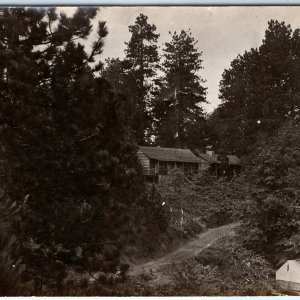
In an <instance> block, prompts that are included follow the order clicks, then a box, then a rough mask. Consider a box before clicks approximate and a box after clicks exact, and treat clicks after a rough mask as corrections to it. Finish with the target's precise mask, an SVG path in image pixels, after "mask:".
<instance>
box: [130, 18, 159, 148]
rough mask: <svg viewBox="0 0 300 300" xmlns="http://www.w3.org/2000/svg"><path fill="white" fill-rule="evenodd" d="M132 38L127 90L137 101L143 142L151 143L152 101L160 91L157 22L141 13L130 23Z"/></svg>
mask: <svg viewBox="0 0 300 300" xmlns="http://www.w3.org/2000/svg"><path fill="white" fill-rule="evenodd" d="M129 31H130V33H131V38H130V40H129V42H127V43H125V44H126V45H127V48H126V49H125V54H126V57H125V60H124V68H125V72H126V77H125V84H124V85H125V86H126V87H127V90H126V92H127V94H128V95H129V96H130V97H131V98H132V101H133V103H134V105H135V107H134V111H135V115H134V116H133V128H134V131H135V136H136V141H137V143H139V144H144V143H149V142H151V141H150V138H151V135H152V133H153V129H152V115H151V110H152V101H153V96H154V95H155V93H156V89H157V87H156V85H155V83H154V79H155V76H156V72H157V69H158V63H159V56H158V51H157V49H158V47H157V45H156V44H157V39H158V37H159V34H157V33H156V32H155V31H156V26H155V25H150V24H149V23H148V17H147V16H145V15H143V14H140V15H139V16H138V17H137V18H136V21H135V24H134V25H131V26H129Z"/></svg>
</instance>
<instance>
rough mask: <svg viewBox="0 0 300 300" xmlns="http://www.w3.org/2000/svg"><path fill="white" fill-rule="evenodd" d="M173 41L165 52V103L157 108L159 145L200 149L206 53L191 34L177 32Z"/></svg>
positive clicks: (166, 45)
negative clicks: (204, 54) (200, 49)
mask: <svg viewBox="0 0 300 300" xmlns="http://www.w3.org/2000/svg"><path fill="white" fill-rule="evenodd" d="M170 34H171V33H170ZM171 37H172V40H171V41H170V42H168V43H166V44H165V47H164V49H163V53H164V54H163V56H164V61H163V63H162V69H163V71H164V77H163V80H162V86H163V88H162V89H161V98H162V99H158V101H157V102H156V105H155V107H156V108H155V112H156V119H157V143H158V144H160V145H164V146H169V147H191V148H196V147H197V146H199V141H200V140H201V138H203V135H204V131H205V130H204V124H205V120H204V112H203V109H202V107H201V104H202V103H204V102H205V101H206V100H205V94H206V92H205V90H206V89H205V88H204V87H203V82H204V81H203V80H202V78H201V77H200V75H199V71H200V70H201V69H202V66H201V64H202V60H201V54H202V53H201V52H199V51H198V49H197V47H196V44H197V41H195V39H194V38H193V36H192V34H191V32H190V31H187V32H186V31H184V30H182V31H181V32H180V33H177V32H174V33H173V34H171Z"/></svg>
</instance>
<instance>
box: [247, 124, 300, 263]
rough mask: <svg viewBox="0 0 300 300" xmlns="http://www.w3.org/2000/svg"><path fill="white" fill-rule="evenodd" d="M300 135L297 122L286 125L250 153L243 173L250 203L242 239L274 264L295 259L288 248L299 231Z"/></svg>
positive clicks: (292, 252) (295, 253)
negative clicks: (249, 193) (246, 168)
mask: <svg viewBox="0 0 300 300" xmlns="http://www.w3.org/2000/svg"><path fill="white" fill-rule="evenodd" d="M299 135H300V131H299V124H298V121H294V122H288V123H286V124H285V125H284V126H283V127H282V128H281V129H280V130H279V131H278V133H277V134H276V135H275V136H273V137H272V138H270V139H269V140H268V141H266V142H265V144H264V145H261V147H260V148H259V149H258V150H257V151H256V152H254V153H253V155H252V160H251V161H250V162H251V163H250V165H249V170H248V171H247V173H246V176H247V177H248V180H249V181H250V182H251V183H252V185H253V190H252V194H251V197H252V199H253V200H252V202H251V203H249V207H248V209H247V210H246V211H245V215H244V223H245V224H244V230H243V233H242V235H241V236H244V239H245V241H244V243H245V245H247V247H248V248H251V249H253V250H254V251H257V252H258V253H260V254H262V255H264V256H265V257H267V258H268V259H269V260H270V261H271V262H272V263H273V264H275V265H278V264H280V263H281V262H282V261H283V260H285V259H287V258H295V257H297V251H295V249H294V250H293V248H292V247H291V245H292V244H295V238H296V237H297V235H298V232H299V224H298V217H297V208H298V207H299V200H300V199H299V180H298V178H299V162H300V160H299V146H300V145H299ZM246 232H247V235H245V233H246ZM290 238H291V239H293V242H292V241H290Z"/></svg>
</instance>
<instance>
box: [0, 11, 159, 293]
mask: <svg viewBox="0 0 300 300" xmlns="http://www.w3.org/2000/svg"><path fill="white" fill-rule="evenodd" d="M0 14H1V15H2V18H0V22H1V26H0V27H1V29H2V31H1V35H0V57H2V58H3V57H5V58H7V59H5V60H1V63H0V74H1V76H0V85H1V103H0V130H1V131H0V132H1V134H0V145H1V147H0V150H1V159H2V160H3V162H4V163H3V174H1V178H0V179H1V186H3V187H5V192H6V194H7V196H8V197H9V198H11V199H12V201H16V203H17V204H18V207H19V212H18V214H19V218H20V219H19V220H18V223H17V224H16V234H17V236H18V239H19V242H20V252H19V253H18V255H19V257H21V259H22V262H23V263H24V264H25V265H26V271H25V272H24V280H26V281H27V282H31V281H34V293H35V294H38V293H43V291H45V288H46V289H48V291H49V289H50V291H52V293H54V294H55V293H59V292H62V291H63V290H64V286H63V284H64V279H65V276H66V275H67V272H68V270H69V268H70V267H72V268H73V269H75V270H76V271H77V272H84V271H89V272H93V271H94V270H97V271H102V272H103V273H104V274H107V273H116V272H117V269H118V268H121V261H120V253H121V251H122V249H123V247H124V246H126V244H128V243H129V242H133V241H134V237H138V239H139V240H140V239H141V238H142V236H145V235H146V232H147V230H149V224H151V223H153V219H154V218H156V216H157V214H159V213H160V207H158V206H157V204H155V203H153V202H154V201H155V199H152V200H151V201H150V199H148V201H143V200H144V199H145V198H146V195H145V194H144V188H143V181H142V176H140V167H139V164H138V161H137V157H136V155H135V154H136V149H135V146H134V144H133V142H132V140H131V134H130V122H131V121H130V115H129V114H128V113H127V109H128V101H127V99H126V97H124V96H122V95H119V94H116V93H114V92H113V91H112V89H111V88H110V86H109V84H108V82H107V81H106V80H104V79H102V78H96V77H95V76H94V71H96V70H98V69H99V67H100V66H101V63H98V64H96V67H94V68H92V67H91V66H90V63H94V62H96V55H98V54H100V53H101V52H102V49H103V39H104V38H105V36H106V35H107V29H106V26H105V23H104V22H99V24H98V30H97V39H96V40H95V42H94V44H93V47H92V49H91V52H89V53H88V52H87V51H86V50H85V48H84V46H83V45H82V44H81V43H80V42H78V43H76V42H75V41H80V39H83V38H87V37H88V36H89V35H90V33H91V31H92V25H91V21H92V19H93V18H94V17H95V16H96V10H95V9H78V10H77V11H76V12H75V14H74V15H73V16H71V17H67V16H66V15H65V14H63V13H61V14H60V15H58V14H57V13H56V12H55V10H54V9H33V10H31V9H26V8H19V9H11V8H3V9H1V10H0ZM12 24H17V26H12ZM148 211H152V212H153V211H155V212H157V214H156V213H154V214H151V215H150V214H149V213H148ZM102 279H103V280H102V283H104V282H105V276H104V278H102Z"/></svg>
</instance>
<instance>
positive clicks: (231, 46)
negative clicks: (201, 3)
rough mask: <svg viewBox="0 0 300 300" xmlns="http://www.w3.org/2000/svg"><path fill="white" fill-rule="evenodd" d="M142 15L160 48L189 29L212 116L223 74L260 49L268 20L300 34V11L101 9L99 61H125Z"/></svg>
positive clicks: (284, 8)
mask: <svg viewBox="0 0 300 300" xmlns="http://www.w3.org/2000/svg"><path fill="white" fill-rule="evenodd" d="M68 9H69V10H71V9H72V8H68ZM140 13H143V14H145V15H147V16H148V22H149V23H150V24H155V25H156V27H157V32H158V33H159V34H160V38H159V41H158V43H159V45H161V46H162V45H163V43H165V42H167V41H170V35H169V31H171V32H173V31H180V30H182V29H184V30H188V29H189V28H190V30H191V32H192V35H193V36H194V38H195V39H196V40H198V44H197V47H198V50H199V51H201V52H202V53H203V54H202V59H203V63H202V66H203V69H202V70H201V71H200V75H201V77H202V78H203V79H204V80H205V81H206V82H205V83H204V86H205V87H207V100H208V102H209V104H206V105H205V109H206V111H207V112H211V111H213V109H215V108H216V107H217V106H218V104H220V102H221V101H220V99H219V98H218V94H219V83H220V80H221V78H222V73H223V72H224V70H225V69H228V68H229V67H230V63H231V61H232V60H233V59H235V58H236V57H237V56H238V54H243V53H244V52H245V51H246V50H250V49H251V48H255V47H258V46H259V45H261V43H262V40H263V38H264V33H265V30H266V29H267V23H268V21H269V20H271V19H276V20H278V21H280V22H282V21H284V22H285V23H287V24H290V25H291V26H292V29H293V30H294V29H296V28H300V17H299V16H300V7H299V6H298V7H296V6H277V7H270V6H268V7H263V6H256V7H253V6H252V7H245V6H240V7H226V6H225V7H212V6H211V7H149V6H148V7H102V8H101V9H100V10H99V13H98V15H97V19H96V20H95V23H96V21H98V20H101V21H106V22H107V27H108V30H109V34H108V36H107V37H106V38H105V46H104V51H103V53H102V54H101V56H100V59H101V60H103V61H104V59H105V58H107V57H120V58H122V57H124V49H125V44H124V43H125V42H126V41H128V40H129V39H130V33H129V31H128V26H129V25H131V24H134V22H135V19H136V17H137V16H138V15H139V14H140ZM161 48H162V47H161Z"/></svg>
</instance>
